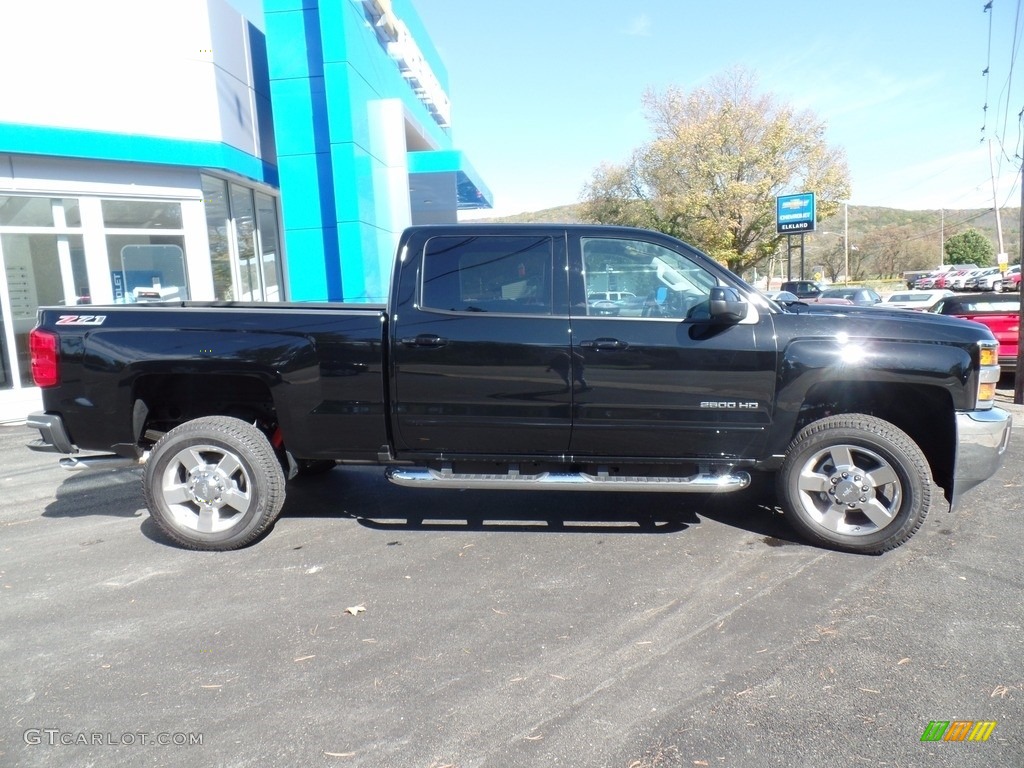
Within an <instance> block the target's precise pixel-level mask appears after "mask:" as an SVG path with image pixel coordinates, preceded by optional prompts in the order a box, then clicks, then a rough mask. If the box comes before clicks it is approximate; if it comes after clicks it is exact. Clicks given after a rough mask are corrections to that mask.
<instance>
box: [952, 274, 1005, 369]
mask: <svg viewBox="0 0 1024 768" xmlns="http://www.w3.org/2000/svg"><path fill="white" fill-rule="evenodd" d="M932 312H936V313H937V314H940V315H953V316H954V317H962V318H964V319H966V320H973V321H974V322H976V323H981V324H982V325H986V326H988V328H989V330H991V331H992V335H993V336H995V337H996V339H997V340H998V341H999V365H1001V366H1002V367H1003V370H1004V371H1013V370H1015V369H1016V368H1017V345H1018V343H1019V339H1020V298H1019V296H1003V295H1000V294H998V293H961V294H959V295H955V296H947V297H946V298H944V299H942V301H940V302H939V303H938V304H936V305H935V308H934V309H933V310H932Z"/></svg>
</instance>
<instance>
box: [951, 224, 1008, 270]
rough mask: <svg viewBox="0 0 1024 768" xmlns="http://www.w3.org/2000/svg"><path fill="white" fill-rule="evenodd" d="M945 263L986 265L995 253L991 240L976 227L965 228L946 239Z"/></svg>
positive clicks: (990, 261)
mask: <svg viewBox="0 0 1024 768" xmlns="http://www.w3.org/2000/svg"><path fill="white" fill-rule="evenodd" d="M943 247H944V248H945V251H946V263H947V264H977V265H978V266H979V267H984V266H988V265H989V264H991V263H992V260H993V258H994V257H995V255H996V249H995V246H994V245H992V241H991V240H989V239H988V238H987V237H985V236H984V235H983V234H981V232H979V231H978V230H976V229H967V230H964V231H963V232H961V233H960V234H958V235H953V237H951V238H949V239H947V240H946V244H945V246H943Z"/></svg>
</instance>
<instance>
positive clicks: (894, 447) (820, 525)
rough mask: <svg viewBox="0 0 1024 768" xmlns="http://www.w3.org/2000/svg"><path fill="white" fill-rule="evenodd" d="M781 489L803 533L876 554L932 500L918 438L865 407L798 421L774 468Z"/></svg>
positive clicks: (908, 532) (902, 536)
mask: <svg viewBox="0 0 1024 768" xmlns="http://www.w3.org/2000/svg"><path fill="white" fill-rule="evenodd" d="M777 484H778V497H779V501H780V502H781V503H782V507H783V510H784V511H785V513H786V517H787V519H788V520H789V521H790V524H791V525H792V526H793V527H794V528H795V529H796V530H797V531H798V532H799V533H801V534H802V535H803V536H805V537H806V538H807V539H809V540H811V541H813V542H815V543H819V544H825V545H827V546H830V547H835V548H838V549H845V550H848V551H851V552H860V553H864V554H881V553H882V552H885V551H887V550H890V549H894V548H895V547H898V546H899V545H900V544H902V543H903V542H905V541H906V540H907V539H909V538H910V537H911V536H913V535H914V533H916V532H917V530H918V529H919V528H920V527H921V525H922V524H923V523H924V520H925V517H926V516H927V515H928V509H929V507H930V505H931V474H930V472H929V469H928V462H927V460H926V459H925V457H924V454H923V453H922V452H921V449H920V448H918V446H917V444H916V443H915V442H914V441H913V440H912V439H911V438H910V436H909V435H907V434H906V433H905V432H904V431H903V430H901V429H899V428H898V427H896V426H895V425H893V424H890V423H889V422H887V421H883V420H882V419H878V418H875V417H873V416H867V415H864V414H847V415H842V416H830V417H828V418H825V419H821V420H820V421H816V422H814V423H812V424H809V425H808V426H807V427H805V428H804V429H802V430H801V431H800V433H799V434H798V435H797V436H796V438H795V439H794V440H793V442H792V443H791V444H790V446H789V450H788V451H787V454H786V459H785V461H784V462H783V465H782V468H781V470H780V471H779V474H778V478H777Z"/></svg>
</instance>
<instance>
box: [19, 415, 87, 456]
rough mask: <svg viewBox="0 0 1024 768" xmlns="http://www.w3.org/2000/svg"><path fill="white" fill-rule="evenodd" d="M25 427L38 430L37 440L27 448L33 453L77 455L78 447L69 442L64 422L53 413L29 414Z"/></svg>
mask: <svg viewBox="0 0 1024 768" xmlns="http://www.w3.org/2000/svg"><path fill="white" fill-rule="evenodd" d="M25 426H26V427H28V428H29V429H38V430H39V438H40V439H39V440H33V441H32V442H31V443H29V444H28V447H29V448H30V449H32V450H33V451H45V452H47V453H66V454H69V455H70V454H72V453H78V446H76V445H75V444H74V443H72V442H71V438H70V437H68V432H67V430H66V429H64V421H63V420H62V419H61V417H60V416H58V415H57V414H55V413H44V412H42V411H37V412H36V413H30V414H29V416H28V418H27V419H25Z"/></svg>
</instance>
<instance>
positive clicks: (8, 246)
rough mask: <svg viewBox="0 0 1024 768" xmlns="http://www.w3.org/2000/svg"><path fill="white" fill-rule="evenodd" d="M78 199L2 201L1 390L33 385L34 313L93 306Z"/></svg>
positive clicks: (0, 201)
mask: <svg viewBox="0 0 1024 768" xmlns="http://www.w3.org/2000/svg"><path fill="white" fill-rule="evenodd" d="M77 211H78V202H77V200H63V199H52V198H47V197H17V196H9V197H8V196H0V269H2V271H0V289H2V290H0V293H2V294H3V297H4V300H3V301H2V302H0V303H2V305H3V306H2V311H0V389H15V388H21V387H31V386H33V382H32V376H31V371H30V366H29V354H28V334H29V331H31V330H32V327H33V326H34V325H35V321H36V310H37V309H38V308H39V307H40V306H46V305H69V306H73V305H78V304H88V303H89V302H90V301H91V298H90V295H91V291H90V289H89V277H88V274H87V271H86V268H85V250H84V248H83V244H82V234H81V227H80V225H81V219H80V218H79V217H78V215H77Z"/></svg>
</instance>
